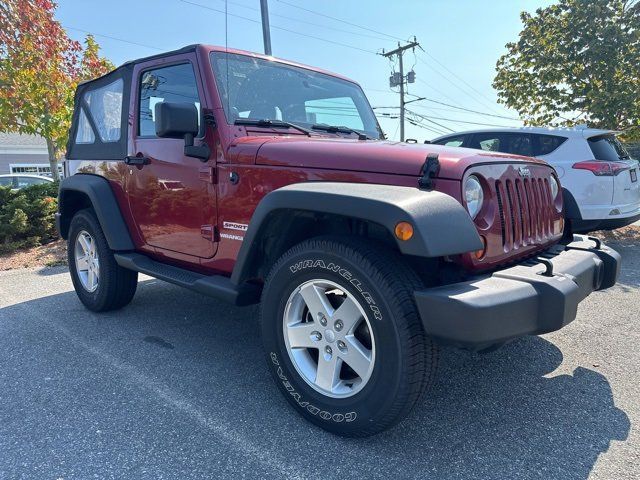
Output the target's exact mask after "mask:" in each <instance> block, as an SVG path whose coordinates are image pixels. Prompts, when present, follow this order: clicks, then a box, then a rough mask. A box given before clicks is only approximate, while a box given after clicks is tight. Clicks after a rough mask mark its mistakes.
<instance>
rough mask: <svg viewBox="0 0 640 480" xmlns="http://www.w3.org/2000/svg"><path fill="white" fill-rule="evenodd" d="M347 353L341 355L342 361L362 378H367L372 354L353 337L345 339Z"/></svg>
mask: <svg viewBox="0 0 640 480" xmlns="http://www.w3.org/2000/svg"><path fill="white" fill-rule="evenodd" d="M345 341H346V343H347V353H344V354H343V353H341V354H340V356H341V357H342V360H343V361H344V362H345V363H346V364H347V365H349V366H350V367H351V368H352V369H353V371H354V372H356V373H357V374H358V376H359V377H360V378H366V376H367V373H368V372H369V367H370V366H371V352H370V351H369V350H367V349H366V348H365V347H364V346H363V345H362V343H360V341H359V340H358V339H357V338H355V337H354V336H353V335H347V336H346V337H345Z"/></svg>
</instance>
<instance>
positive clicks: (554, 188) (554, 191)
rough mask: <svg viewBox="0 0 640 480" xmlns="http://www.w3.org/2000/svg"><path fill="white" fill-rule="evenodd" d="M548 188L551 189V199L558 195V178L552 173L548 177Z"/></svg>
mask: <svg viewBox="0 0 640 480" xmlns="http://www.w3.org/2000/svg"><path fill="white" fill-rule="evenodd" d="M549 188H550V189H551V199H552V200H555V199H556V198H557V197H558V192H559V191H560V185H558V180H556V177H555V176H554V175H551V176H550V177H549Z"/></svg>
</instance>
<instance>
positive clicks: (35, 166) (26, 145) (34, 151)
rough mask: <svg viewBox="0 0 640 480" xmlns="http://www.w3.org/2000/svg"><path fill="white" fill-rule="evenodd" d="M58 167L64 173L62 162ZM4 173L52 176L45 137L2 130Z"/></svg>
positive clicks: (1, 164)
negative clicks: (3, 131)
mask: <svg viewBox="0 0 640 480" xmlns="http://www.w3.org/2000/svg"><path fill="white" fill-rule="evenodd" d="M60 163H62V162H60ZM58 168H59V169H60V172H61V173H62V164H60V165H59V166H58ZM3 173H29V174H33V175H46V176H51V168H50V167H49V154H48V152H47V143H46V142H45V140H44V138H42V137H38V136H35V135H20V134H17V133H1V132H0V174H3Z"/></svg>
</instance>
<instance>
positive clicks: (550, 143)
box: [533, 135, 567, 157]
mask: <svg viewBox="0 0 640 480" xmlns="http://www.w3.org/2000/svg"><path fill="white" fill-rule="evenodd" d="M534 137H535V142H534V148H533V153H534V155H535V156H536V157H538V156H540V155H549V154H550V153H552V152H553V151H555V150H556V149H557V148H558V147H559V146H560V145H562V144H563V143H564V142H566V141H567V137H559V136H557V135H535V136H534Z"/></svg>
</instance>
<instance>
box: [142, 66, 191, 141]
mask: <svg viewBox="0 0 640 480" xmlns="http://www.w3.org/2000/svg"><path fill="white" fill-rule="evenodd" d="M160 102H172V103H185V102H186V103H193V104H194V105H195V106H196V108H197V109H198V112H200V97H199V96H198V86H197V84H196V77H195V74H194V72H193V67H192V66H191V64H190V63H182V64H180V65H172V66H170V67H163V68H157V69H154V70H147V71H145V72H143V73H142V76H141V78H140V85H139V96H138V112H139V114H138V115H139V123H138V127H139V128H138V135H139V136H141V137H155V136H156V123H155V122H156V119H155V105H156V103H160ZM198 117H199V115H198Z"/></svg>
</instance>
